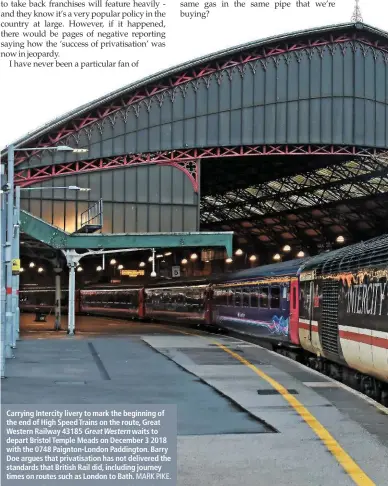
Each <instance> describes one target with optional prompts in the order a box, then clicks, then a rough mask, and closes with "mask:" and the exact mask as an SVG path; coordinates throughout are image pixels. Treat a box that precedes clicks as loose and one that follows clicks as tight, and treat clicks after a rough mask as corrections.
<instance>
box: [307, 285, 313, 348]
mask: <svg viewBox="0 0 388 486" xmlns="http://www.w3.org/2000/svg"><path fill="white" fill-rule="evenodd" d="M309 285H310V288H309V299H308V320H309V340H310V343H311V342H312V340H313V329H312V326H313V308H314V282H313V281H311V282H310V284H309Z"/></svg>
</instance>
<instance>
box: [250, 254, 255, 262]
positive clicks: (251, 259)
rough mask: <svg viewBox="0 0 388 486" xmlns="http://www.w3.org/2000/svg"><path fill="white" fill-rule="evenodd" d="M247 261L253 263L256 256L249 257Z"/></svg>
mask: <svg viewBox="0 0 388 486" xmlns="http://www.w3.org/2000/svg"><path fill="white" fill-rule="evenodd" d="M249 260H250V261H251V262H255V261H256V260H257V256H256V255H251V256H250V257H249Z"/></svg>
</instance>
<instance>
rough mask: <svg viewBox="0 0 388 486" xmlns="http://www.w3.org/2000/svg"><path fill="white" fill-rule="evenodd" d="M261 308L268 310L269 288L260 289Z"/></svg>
mask: <svg viewBox="0 0 388 486" xmlns="http://www.w3.org/2000/svg"><path fill="white" fill-rule="evenodd" d="M260 307H262V308H264V309H267V308H268V287H261V289H260Z"/></svg>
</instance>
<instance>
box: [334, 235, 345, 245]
mask: <svg viewBox="0 0 388 486" xmlns="http://www.w3.org/2000/svg"><path fill="white" fill-rule="evenodd" d="M335 241H336V242H337V243H344V242H345V238H344V237H343V236H342V235H340V236H337V238H336V240H335Z"/></svg>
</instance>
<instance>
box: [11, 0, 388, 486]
mask: <svg viewBox="0 0 388 486" xmlns="http://www.w3.org/2000/svg"><path fill="white" fill-rule="evenodd" d="M356 3H357V8H358V2H356ZM356 10H357V9H356ZM356 17H357V18H356V19H355V20H354V21H352V22H351V23H348V24H341V25H332V26H327V27H321V28H316V29H310V30H306V31H301V32H296V33H291V34H284V35H281V36H276V37H273V38H270V39H264V40H260V41H256V42H251V43H249V44H246V45H243V46H237V47H234V48H229V49H226V50H224V51H222V52H218V53H214V54H211V55H209V56H205V57H203V58H201V59H198V60H194V61H189V62H187V63H185V64H183V65H180V66H177V67H176V68H173V69H170V70H167V71H164V72H161V73H158V74H155V75H154V76H151V77H149V78H146V79H144V80H142V81H139V82H136V83H133V84H131V85H129V86H126V87H124V88H122V89H120V90H118V91H116V92H113V93H109V94H108V95H106V96H105V97H103V98H101V99H98V100H96V101H94V102H91V103H88V104H86V105H84V106H81V107H79V108H78V109H76V110H74V111H72V112H69V113H67V114H65V115H64V116H62V117H60V118H58V119H56V120H53V121H52V122H50V123H48V124H47V125H45V126H43V127H40V128H39V129H37V130H35V131H34V132H31V133H29V134H27V135H26V136H25V137H23V138H21V139H20V140H17V141H16V142H15V143H14V144H13V145H14V149H15V159H14V160H15V184H16V185H17V186H18V187H20V196H21V211H20V229H21V241H20V254H21V269H20V293H19V307H20V309H21V311H22V313H21V319H20V336H21V340H20V341H18V342H17V346H16V348H17V351H16V353H15V354H16V355H17V359H15V360H13V361H10V363H9V365H8V366H9V376H10V377H11V378H12V379H10V380H7V382H6V383H5V385H4V390H5V394H6V398H5V403H24V402H25V400H26V399H27V396H28V400H30V401H31V403H41V402H42V401H45V400H48V402H50V403H79V401H80V400H81V401H82V403H120V402H123V403H178V436H179V437H178V447H180V451H181V456H180V457H181V458H180V459H179V461H180V462H179V464H178V475H179V478H180V479H179V480H180V481H181V483H180V484H182V485H183V484H184V485H185V486H191V484H193V485H194V484H195V485H196V486H198V484H203V485H209V484H211V485H217V484H218V483H220V484H221V481H222V484H223V486H229V485H230V486H232V485H235V484H238V483H239V482H241V481H242V480H243V482H244V483H245V484H247V485H248V486H250V485H252V486H253V485H256V484H270V483H271V482H273V481H275V480H276V484H278V485H283V484H284V485H285V484H298V485H299V486H304V485H306V486H307V485H311V484H344V485H351V484H358V485H366V484H368V485H369V484H385V483H384V481H386V478H387V474H388V470H387V468H388V460H387V459H388V435H387V432H386V431H387V430H388V428H387V425H388V423H387V420H388V411H387V408H386V406H387V405H388V388H387V383H388V345H387V343H388V332H387V331H388V329H387V319H386V315H387V313H388V307H387V302H388V300H387V299H386V294H385V292H386V278H387V271H386V268H387V263H388V262H387V261H386V260H387V254H388V239H387V236H386V233H387V229H388V223H387V220H388V219H387V216H388V178H387V177H388V176H387V166H388V149H387V147H388V98H387V88H388V33H386V32H383V31H381V30H378V29H376V28H374V27H372V26H369V25H366V24H364V23H362V21H360V19H359V15H358V16H356ZM56 146H65V147H70V148H74V149H76V150H77V149H83V150H87V152H86V153H82V152H72V151H71V150H68V151H62V152H61V151H58V150H46V149H48V148H49V147H56ZM29 147H35V148H36V149H35V150H30V149H29V150H26V148H29ZM39 148H45V150H39ZM2 159H3V161H4V162H5V164H7V151H6V150H4V151H3V153H2ZM69 187H79V188H87V189H90V190H85V191H70V190H67V189H66V188H69ZM31 189H35V190H31ZM124 250H125V251H124ZM75 252H78V255H77V253H75ZM83 252H88V256H85V257H84V258H82V259H81V260H79V261H78V258H79V255H81V254H82V253H83ZM70 262H71V263H70ZM68 266H69V267H71V271H70V272H69V270H68ZM56 275H57V276H56ZM58 275H60V276H61V277H60V278H59V277H58ZM72 278H73V280H72ZM68 281H69V283H70V286H69V285H68V284H67V282H68ZM58 285H60V292H59V290H58ZM58 296H59V297H60V298H58ZM70 296H72V297H71V298H70ZM59 302H60V305H58V303H59ZM58 309H60V310H59V313H58ZM68 309H71V311H69V316H70V314H72V315H73V314H75V315H76V323H77V324H76V332H75V333H74V322H73V323H72V324H71V325H70V317H68V316H67V312H68ZM68 323H69V325H68ZM69 331H70V333H69V334H70V336H69V335H68V334H67V332H69ZM58 377H61V378H60V379H59V378H58ZM174 383H175V384H174ZM63 384H65V385H66V386H62V385H63ZM128 384H130V386H128ZM20 390H23V394H22V393H21V392H20ZM25 391H28V393H25ZM22 395H23V396H22ZM107 397H108V398H107ZM193 397H195V399H194V398H193ZM3 400H4V399H3ZM77 400H78V401H77ZM107 400H108V401H107ZM264 435H265V438H264V439H263V436H264ZM295 437H298V440H297V441H296V440H295ZM194 451H197V452H194ZM198 451H199V452H198ZM209 451H211V453H210V452H209ZM327 452H329V454H327ZM279 456H281V459H282V460H281V461H280V462H279ZM258 457H260V458H261V460H260V461H258V460H257V458H258ZM214 458H217V459H216V460H215V461H214ZM371 458H378V460H371ZM275 459H276V461H275ZM212 461H213V462H212ZM225 461H227V464H228V474H227V475H226V474H225V464H226V462H225ZM199 468H200V469H201V474H202V476H201V480H200V481H199V483H198V479H195V480H194V472H195V471H198V469H199ZM275 473H278V474H277V475H276V474H275ZM195 477H196V476H195ZM258 478H260V482H259V483H258V482H257V481H258ZM194 481H195V483H194Z"/></svg>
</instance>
